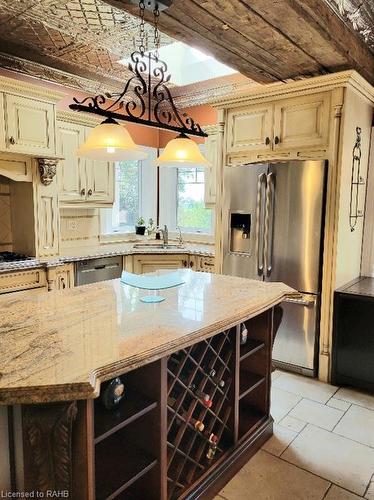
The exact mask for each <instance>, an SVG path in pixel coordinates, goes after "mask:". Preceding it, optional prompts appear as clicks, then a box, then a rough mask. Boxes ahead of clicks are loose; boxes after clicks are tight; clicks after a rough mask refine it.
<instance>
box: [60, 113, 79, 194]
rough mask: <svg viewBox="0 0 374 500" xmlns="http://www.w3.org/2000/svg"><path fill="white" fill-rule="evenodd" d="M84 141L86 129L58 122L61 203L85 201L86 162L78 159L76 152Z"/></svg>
mask: <svg viewBox="0 0 374 500" xmlns="http://www.w3.org/2000/svg"><path fill="white" fill-rule="evenodd" d="M83 141H84V128H83V127H82V126H81V125H76V124H74V123H68V122H60V121H58V122H57V154H58V156H59V157H61V158H63V160H60V162H59V166H58V172H57V183H58V192H59V201H60V202H70V203H74V202H81V201H84V199H85V196H84V195H83V189H85V187H86V183H85V165H84V160H82V159H81V158H78V156H77V155H76V151H77V149H78V148H79V145H80V144H82V142H83Z"/></svg>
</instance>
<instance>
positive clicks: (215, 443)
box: [204, 432, 218, 460]
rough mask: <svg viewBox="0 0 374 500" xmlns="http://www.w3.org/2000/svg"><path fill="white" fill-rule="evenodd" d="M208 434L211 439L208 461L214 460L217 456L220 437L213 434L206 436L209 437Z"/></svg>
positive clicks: (207, 455) (206, 433)
mask: <svg viewBox="0 0 374 500" xmlns="http://www.w3.org/2000/svg"><path fill="white" fill-rule="evenodd" d="M208 434H209V437H208V442H209V448H208V451H207V454H206V458H207V459H208V460H212V459H213V458H214V456H215V454H216V451H217V447H218V437H217V436H216V435H215V434H213V433H209V432H204V436H207V435H208Z"/></svg>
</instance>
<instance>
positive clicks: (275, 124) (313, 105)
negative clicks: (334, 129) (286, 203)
mask: <svg viewBox="0 0 374 500" xmlns="http://www.w3.org/2000/svg"><path fill="white" fill-rule="evenodd" d="M330 100H331V99H330V94H329V93H328V92H324V93H316V94H311V95H310V94H309V95H304V96H300V97H292V98H281V99H280V98H278V99H276V100H275V99H273V100H272V101H271V102H265V103H260V104H258V103H252V104H246V105H245V106H243V107H235V108H233V109H229V110H228V111H227V120H226V133H225V136H226V153H227V154H228V155H229V161H228V163H235V162H236V158H237V159H238V160H239V162H242V161H247V160H248V161H256V160H257V161H258V160H265V159H266V158H269V159H272V158H275V157H277V156H278V157H279V158H280V159H281V158H284V157H290V158H291V157H297V156H298V155H299V156H300V155H302V154H303V153H305V152H306V151H308V150H314V152H315V151H316V150H320V151H321V154H322V152H323V151H326V149H327V147H328V139H329V121H330ZM243 157H245V158H246V160H243Z"/></svg>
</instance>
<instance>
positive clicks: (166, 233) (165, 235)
mask: <svg viewBox="0 0 374 500" xmlns="http://www.w3.org/2000/svg"><path fill="white" fill-rule="evenodd" d="M159 231H160V232H161V233H162V238H163V240H164V245H165V246H166V245H168V244H169V230H168V227H167V225H166V224H165V226H164V229H160V230H159Z"/></svg>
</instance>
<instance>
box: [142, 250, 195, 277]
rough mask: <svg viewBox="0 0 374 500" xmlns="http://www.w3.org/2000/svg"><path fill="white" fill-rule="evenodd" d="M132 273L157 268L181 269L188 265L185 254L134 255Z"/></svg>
mask: <svg viewBox="0 0 374 500" xmlns="http://www.w3.org/2000/svg"><path fill="white" fill-rule="evenodd" d="M133 259H134V260H133V263H134V273H136V274H143V273H152V272H154V271H157V270H158V269H181V268H182V267H187V266H188V256H187V255H184V254H182V255H179V254H178V255H134V258H133Z"/></svg>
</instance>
